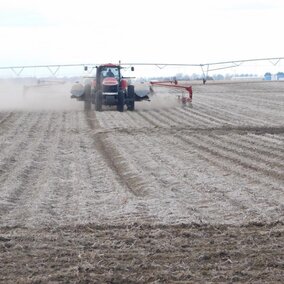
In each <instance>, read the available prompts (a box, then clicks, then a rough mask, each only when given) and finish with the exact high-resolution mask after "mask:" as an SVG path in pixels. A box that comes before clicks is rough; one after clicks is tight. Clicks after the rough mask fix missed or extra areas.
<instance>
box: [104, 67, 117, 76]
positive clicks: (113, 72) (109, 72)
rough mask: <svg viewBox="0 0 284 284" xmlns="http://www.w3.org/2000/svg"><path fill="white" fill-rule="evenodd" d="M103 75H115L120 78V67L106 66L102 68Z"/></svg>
mask: <svg viewBox="0 0 284 284" xmlns="http://www.w3.org/2000/svg"><path fill="white" fill-rule="evenodd" d="M102 76H103V78H105V77H115V78H117V79H118V77H119V75H118V68H114V67H106V68H104V69H103V70H102Z"/></svg>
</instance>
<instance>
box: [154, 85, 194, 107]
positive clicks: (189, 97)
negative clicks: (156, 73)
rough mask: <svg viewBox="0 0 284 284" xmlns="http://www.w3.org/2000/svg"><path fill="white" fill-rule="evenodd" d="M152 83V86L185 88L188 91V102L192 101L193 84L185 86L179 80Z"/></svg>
mask: <svg viewBox="0 0 284 284" xmlns="http://www.w3.org/2000/svg"><path fill="white" fill-rule="evenodd" d="M150 84H151V85H152V86H155V85H156V86H160V87H167V88H175V89H184V90H186V91H187V92H188V98H187V100H188V102H192V94H193V93H192V86H184V85H179V84H178V81H177V80H174V81H151V82H150Z"/></svg>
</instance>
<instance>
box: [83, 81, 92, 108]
mask: <svg viewBox="0 0 284 284" xmlns="http://www.w3.org/2000/svg"><path fill="white" fill-rule="evenodd" d="M91 108H92V97H91V85H90V84H87V85H85V88H84V109H85V110H90V109H91Z"/></svg>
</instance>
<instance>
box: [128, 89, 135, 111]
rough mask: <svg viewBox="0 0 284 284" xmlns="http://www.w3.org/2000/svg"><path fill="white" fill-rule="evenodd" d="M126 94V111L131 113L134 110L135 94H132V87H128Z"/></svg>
mask: <svg viewBox="0 0 284 284" xmlns="http://www.w3.org/2000/svg"><path fill="white" fill-rule="evenodd" d="M127 94H128V100H129V101H128V104H127V109H128V110H130V111H133V110H134V109H135V92H134V86H133V85H129V86H128V88H127Z"/></svg>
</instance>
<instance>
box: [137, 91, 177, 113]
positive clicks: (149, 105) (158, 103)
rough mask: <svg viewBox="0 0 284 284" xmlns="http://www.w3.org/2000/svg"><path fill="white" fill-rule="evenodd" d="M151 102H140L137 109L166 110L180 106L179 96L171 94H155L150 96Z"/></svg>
mask: <svg viewBox="0 0 284 284" xmlns="http://www.w3.org/2000/svg"><path fill="white" fill-rule="evenodd" d="M149 99H150V102H149V101H142V102H138V103H137V104H136V105H135V107H136V109H137V110H148V109H149V110H150V109H164V108H169V107H176V106H179V105H180V104H179V102H178V95H177V94H175V93H169V92H155V93H154V94H153V95H151V96H149Z"/></svg>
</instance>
